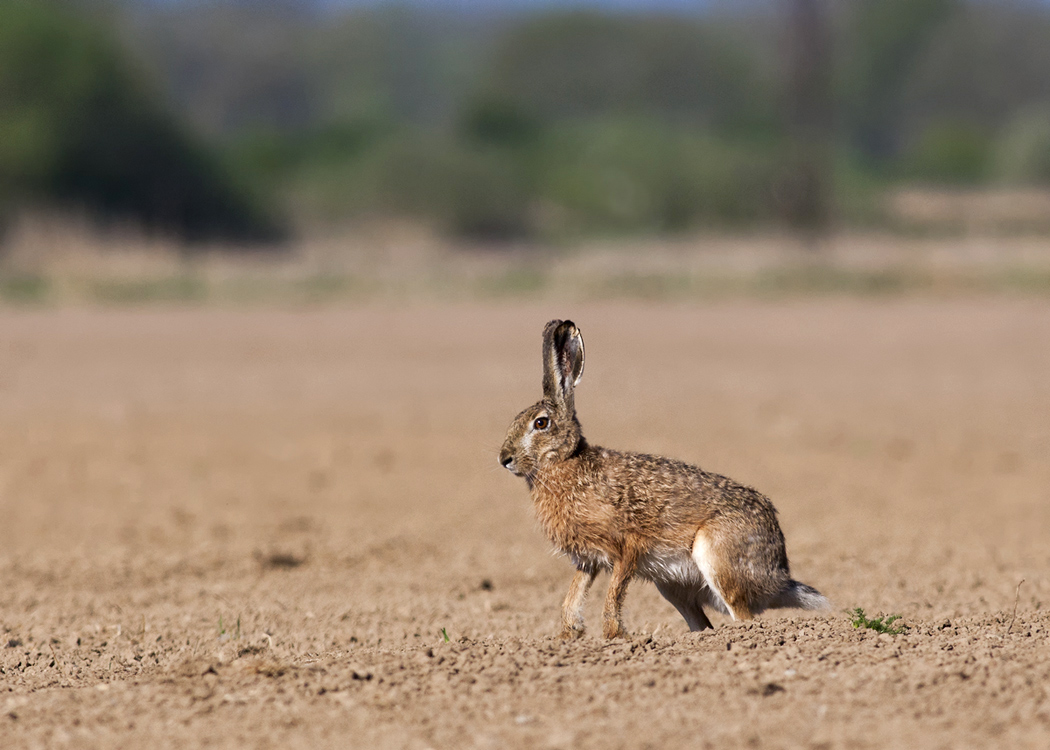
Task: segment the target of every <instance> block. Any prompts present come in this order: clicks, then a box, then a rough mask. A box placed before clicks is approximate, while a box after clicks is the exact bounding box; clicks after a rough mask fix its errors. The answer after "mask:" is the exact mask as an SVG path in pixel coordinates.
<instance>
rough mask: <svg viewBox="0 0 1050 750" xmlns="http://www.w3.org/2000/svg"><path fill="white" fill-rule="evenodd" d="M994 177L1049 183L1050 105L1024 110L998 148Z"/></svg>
mask: <svg viewBox="0 0 1050 750" xmlns="http://www.w3.org/2000/svg"><path fill="white" fill-rule="evenodd" d="M994 172H995V176H996V177H997V178H998V179H999V180H1002V181H1003V182H1007V183H1013V184H1029V185H1050V105H1047V106H1042V107H1035V108H1030V109H1027V110H1023V111H1021V112H1020V113H1018V115H1017V116H1016V117H1014V119H1013V120H1012V121H1011V122H1010V123H1009V124H1008V125H1007V127H1006V128H1005V129H1004V132H1003V133H1002V135H1001V136H1000V137H999V139H998V142H997V143H996V147H995V157H994Z"/></svg>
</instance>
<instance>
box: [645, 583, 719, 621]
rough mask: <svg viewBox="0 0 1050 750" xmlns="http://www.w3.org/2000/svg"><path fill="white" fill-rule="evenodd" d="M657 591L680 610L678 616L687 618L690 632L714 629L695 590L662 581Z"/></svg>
mask: <svg viewBox="0 0 1050 750" xmlns="http://www.w3.org/2000/svg"><path fill="white" fill-rule="evenodd" d="M656 590H657V591H659V592H660V595H661V596H662V597H663V598H664V599H666V600H667V601H669V602H671V604H673V605H674V608H675V609H677V610H678V614H680V615H681V616H682V617H683V618H685V622H686V625H688V626H689V630H691V631H694V632H695V631H697V630H707V629H708V628H711V627H714V626H713V625H712V624H711V621H710V620H709V619H707V615H706V614H705V613H704V608H703V606H701V604H700V600H699V596H698V593H697V591H696V590H695V589H694V588H691V587H687V586H684V585H682V584H680V583H673V582H668V581H660V582H657V584H656Z"/></svg>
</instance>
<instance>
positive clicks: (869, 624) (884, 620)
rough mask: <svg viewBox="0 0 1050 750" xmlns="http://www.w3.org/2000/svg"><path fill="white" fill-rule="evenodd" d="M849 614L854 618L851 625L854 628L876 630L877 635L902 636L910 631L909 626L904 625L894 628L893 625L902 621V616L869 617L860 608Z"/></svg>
mask: <svg viewBox="0 0 1050 750" xmlns="http://www.w3.org/2000/svg"><path fill="white" fill-rule="evenodd" d="M848 614H849V615H850V616H851V618H852V619H851V620H850V624H851V625H853V627H854V628H868V629H869V630H874V631H875V632H876V633H889V634H890V635H900V634H901V633H903V632H904V631H905V630H907V629H908V626H907V625H904V624H901V625H897V626H896V627H894V625H893V623H895V622H896V621H897V620H899V619H901V616H900V615H884V616H882V617H868V616H867V615H865V614H864V610H863V609H861V608H860V607H855V608H853V609H852V610H850V611H849V612H848Z"/></svg>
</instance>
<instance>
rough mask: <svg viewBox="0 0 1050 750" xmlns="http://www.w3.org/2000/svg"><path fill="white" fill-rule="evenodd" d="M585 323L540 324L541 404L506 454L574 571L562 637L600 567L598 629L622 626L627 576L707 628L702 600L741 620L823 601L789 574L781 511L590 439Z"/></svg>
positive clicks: (577, 625) (676, 464)
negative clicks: (580, 398)
mask: <svg viewBox="0 0 1050 750" xmlns="http://www.w3.org/2000/svg"><path fill="white" fill-rule="evenodd" d="M583 365H584V349H583V336H582V335H581V334H580V329H579V328H577V327H576V325H575V324H574V323H573V322H572V321H569V320H565V321H561V320H552V321H551V322H550V323H548V324H547V326H546V327H545V328H544V329H543V400H542V401H540V402H538V403H536V404H533V405H532V406H530V407H529V408H527V409H525V411H523V412H521V414H519V415H518V416H517V417H516V418H515V419H514V422H513V423H512V424H511V426H510V430H509V431H508V432H507V439H506V440H505V441H504V443H503V448H502V449H501V450H500V454H499V462H500V464H501V465H502V466H504V467H505V468H507V469H509V470H510V471H511V472H513V473H514V474H516V475H517V476H520V477H524V478H525V481H526V482H527V483H528V485H529V490H530V491H531V492H532V500H533V503H534V504H535V506H536V515H537V516H538V517H539V520H540V523H541V525H542V526H543V529H544V531H546V533H547V536H548V537H550V539H551V541H552V542H553V543H554V546H555V547H557V548H558V549H559V550H560V551H562V552H563V553H565V554H566V555H568V556H569V558H570V559H571V560H572V562H573V565H574V566H575V567H576V575H575V576H574V577H573V579H572V584H571V585H570V586H569V593H568V595H567V596H566V597H565V603H564V606H563V612H562V636H563V637H566V638H574V637H579V636H580V635H582V634H583V602H584V599H585V598H586V596H587V591H588V589H589V588H590V586H591V584H592V583H593V582H594V579H595V577H596V576H597V575H598V573H599V571H602V570H608V571H611V573H612V578H611V581H610V583H609V592H608V595H607V596H606V598H605V609H604V611H603V623H602V633H603V634H604V635H605V637H606V638H615V637H617V636H622V635H623V634H624V630H623V624H622V622H621V619H620V611H621V609H622V606H623V600H624V596H625V595H626V593H627V584H628V583H629V582H630V580H631V578H633V577H634V576H641V577H642V578H645V579H647V580H650V581H652V582H653V583H655V584H656V588H657V589H658V590H659V592H660V593H661V594H662V595H663V597H664V598H665V599H667V600H668V601H669V602H671V604H673V605H674V606H675V608H676V609H677V610H678V611H679V613H681V615H682V617H683V618H685V621H686V623H687V624H688V625H689V629H690V630H703V629H704V628H709V627H711V621H710V620H708V619H707V615H706V614H705V613H704V606H705V605H706V606H708V607H711V608H713V609H715V610H717V611H719V612H722V613H723V614H727V615H730V616H731V617H733V618H734V619H738V620H745V619H749V618H751V617H753V616H755V615H756V614H758V613H759V612H761V611H762V610H764V609H769V608H774V607H799V608H801V609H822V608H824V607H827V606H828V601H827V599H825V598H824V597H823V596H822V595H821V594H820V592H818V591H817V590H816V589H814V588H811V587H809V586H807V585H805V584H804V583H799V582H798V581H795V580H793V579H792V578H791V573H790V571H789V569H788V559H787V552H786V551H785V549H784V534H783V533H782V532H781V531H780V524H778V523H777V516H776V509H775V508H774V507H773V504H772V503H771V502H770V501H769V499H768V498H767V497H765V496H764V495H762V494H761V493H759V492H757V491H755V490H753V489H751V488H750V487H745V486H744V485H741V484H737V483H736V482H734V481H733V480H731V479H727V478H726V477H723V476H719V475H718V474H711V473H710V472H706V471H703V470H702V469H699V468H697V467H695V466H690V465H689V464H686V463H682V462H681V461H674V460H672V459H668V458H662V457H659V456H648V455H644V454H640V453H621V452H619V451H614V450H609V449H607V448H600V447H598V446H596V445H590V444H589V443H588V442H587V440H586V439H585V438H584V437H583V433H582V432H581V430H580V423H579V420H577V418H576V407H575V404H574V402H573V392H574V389H575V387H576V385H578V384H579V382H580V378H581V377H582V376H583Z"/></svg>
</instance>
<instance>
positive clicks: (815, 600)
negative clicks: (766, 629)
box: [769, 580, 831, 609]
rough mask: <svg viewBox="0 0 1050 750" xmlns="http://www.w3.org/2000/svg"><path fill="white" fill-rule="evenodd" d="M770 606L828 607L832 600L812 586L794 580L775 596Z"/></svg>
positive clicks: (797, 607) (796, 607)
mask: <svg viewBox="0 0 1050 750" xmlns="http://www.w3.org/2000/svg"><path fill="white" fill-rule="evenodd" d="M769 606H770V607H773V608H780V607H794V608H795V609H828V608H829V607H830V606H831V602H829V601H828V599H827V597H826V596H824V595H823V594H822V593H820V592H819V591H817V590H816V589H815V588H813V587H812V586H807V585H806V584H804V583H799V582H798V581H794V580H793V581H790V582H789V583H788V585H787V586H785V587H784V590H783V591H781V592H780V593H779V594H777V595H776V596H775V597H774V598H773V601H772V602H771V603H770V605H769Z"/></svg>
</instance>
